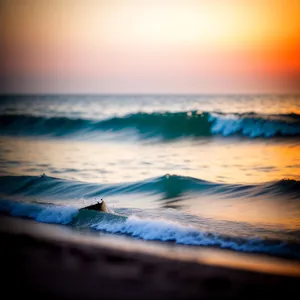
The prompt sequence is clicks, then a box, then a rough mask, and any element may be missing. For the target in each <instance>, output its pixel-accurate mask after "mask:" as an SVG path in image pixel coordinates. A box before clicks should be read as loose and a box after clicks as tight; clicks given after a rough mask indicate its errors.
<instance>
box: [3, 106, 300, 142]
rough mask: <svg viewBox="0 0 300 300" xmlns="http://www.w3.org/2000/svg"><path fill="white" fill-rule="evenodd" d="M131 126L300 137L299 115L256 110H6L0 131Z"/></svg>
mask: <svg viewBox="0 0 300 300" xmlns="http://www.w3.org/2000/svg"><path fill="white" fill-rule="evenodd" d="M128 130H131V132H134V133H135V134H137V135H138V137H139V138H142V139H148V138H155V139H160V140H172V139H178V138H184V137H192V138H200V137H210V136H222V137H228V136H243V137H248V138H272V137H299V135H300V115H298V114H278V115H263V114H256V113H252V112H250V113H243V114H239V113H227V114H225V113H217V112H199V111H186V112H174V113H171V112H155V113H135V114H129V115H125V116H123V117H112V118H108V119H104V120H99V121H96V120H88V119H71V118H67V117H42V116H32V115H13V114H3V115H1V116H0V134H2V135H29V136H50V137H71V136H79V135H80V136H81V137H86V138H88V137H89V136H91V135H92V136H93V137H95V136H96V137H97V136H98V137H101V133H104V132H110V133H112V132H122V131H125V132H127V131H128Z"/></svg>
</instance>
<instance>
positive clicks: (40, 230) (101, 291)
mask: <svg viewBox="0 0 300 300" xmlns="http://www.w3.org/2000/svg"><path fill="white" fill-rule="evenodd" d="M0 225H1V230H0V243H1V266H2V274H4V278H5V280H4V282H3V287H4V290H5V291H6V289H7V292H8V293H9V295H10V296H11V297H13V296H17V295H19V294H21V295H22V297H25V296H29V297H30V298H34V299H40V298H44V299H45V298H46V299H50V298H51V299H53V298H55V299H66V300H67V299H78V300H80V299H86V300H88V299H241V298H242V299H253V298H254V297H259V298H261V297H276V296H277V297H278V295H282V296H283V295H284V296H285V297H286V296H287V295H289V294H290V295H293V294H294V293H299V292H300V268H299V265H297V264H296V265H294V264H293V262H292V263H291V264H290V265H289V264H288V262H286V268H284V267H283V266H284V265H285V264H284V263H283V264H282V266H281V272H280V271H279V269H278V268H277V269H276V268H275V269H274V270H273V271H272V270H271V269H270V268H269V269H266V265H268V263H269V265H270V266H272V261H273V265H274V267H275V266H276V265H277V266H278V265H280V264H279V263H277V262H279V261H281V260H277V259H273V260H272V259H271V260H269V261H268V259H267V258H266V259H265V258H263V259H262V258H261V259H260V260H259V259H256V263H257V264H258V269H256V271H255V270H254V269H252V270H251V268H248V270H246V267H245V268H244V269H243V268H241V267H238V263H237V264H236V266H234V264H232V263H231V265H230V254H227V253H226V251H225V252H224V253H222V252H223V251H216V252H215V251H210V250H207V249H206V251H208V252H209V253H208V254H205V251H204V252H203V253H202V252H200V254H201V255H200V259H198V260H195V258H193V257H192V258H191V259H190V260H188V259H185V255H186V253H184V251H183V250H182V249H181V248H174V249H173V248H172V249H173V252H172V251H171V250H170V249H171V248H170V249H167V250H166V253H165V255H164V252H163V251H160V250H159V249H158V250H157V247H156V246H153V247H154V248H152V244H151V243H149V246H148V242H147V249H148V251H145V246H144V245H145V243H142V244H141V243H135V242H134V243H133V244H132V243H131V242H130V243H128V244H126V241H123V240H122V239H111V238H106V237H104V238H102V237H99V238H98V239H97V242H96V241H95V242H93V239H90V238H89V237H85V236H84V235H79V234H75V233H74V235H72V234H71V233H70V231H69V230H68V229H66V230H65V229H62V227H61V226H56V225H52V224H41V223H37V222H35V221H28V220H23V219H18V218H12V217H3V216H1V217H0ZM66 236H68V238H66ZM98 240H100V243H99V242H98ZM108 242H109V244H107V243H108ZM141 245H142V246H141ZM164 248H165V249H166V247H164ZM176 249H179V250H176ZM155 253H157V255H155ZM223 254H224V255H223ZM222 255H223V260H224V261H225V262H226V261H227V263H228V265H227V266H226V263H224V264H223V265H222V263H220V262H222V259H221V258H220V257H222ZM228 255H229V256H228ZM235 256H236V257H239V255H235ZM208 257H210V260H209V259H208ZM247 257H248V258H249V259H248V262H247V261H246V262H245V263H248V265H249V266H250V265H251V263H252V264H254V262H255V257H253V258H251V256H243V255H241V256H240V259H241V260H247ZM260 262H261V263H260ZM283 262H284V261H283ZM259 264H260V265H261V266H262V268H261V270H259ZM246 266H247V265H246ZM272 273H273V274H272ZM11 285H13V286H15V288H10V286H11Z"/></svg>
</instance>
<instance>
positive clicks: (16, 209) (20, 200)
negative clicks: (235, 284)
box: [0, 95, 300, 259]
mask: <svg viewBox="0 0 300 300" xmlns="http://www.w3.org/2000/svg"><path fill="white" fill-rule="evenodd" d="M0 116H1V119H0V150H1V152H0V193H1V202H0V209H1V210H2V211H4V212H7V213H10V214H12V215H14V216H21V217H30V218H33V219H35V220H37V221H39V222H47V223H59V224H65V225H69V226H76V227H78V228H85V229H86V228H90V229H91V230H93V231H99V232H106V233H109V234H118V235H119V234H122V235H126V236H129V237H131V238H138V239H144V240H158V241H161V242H166V241H168V242H173V243H178V244H183V245H186V246H199V247H201V246H214V247H218V248H226V249H232V250H235V251H243V252H260V253H267V254H270V255H275V256H285V257H291V258H297V259H299V258H300V257H299V253H300V252H299V250H300V201H299V197H300V179H299V175H300V154H299V153H300V151H299V150H300V143H299V142H300V96H292V95H289V96H276V95H260V96H259V95H258V96H238V95H236V96H205V95H202V96H196V95H193V96H192V95H190V96H184V95H181V96H174V95H165V96H162V95H157V96H155V95H152V96H142V95H141V96H138V95H133V96H130V95H126V96H125V95H124V96H122V95H115V96H113V95H110V96H104V95H103V96H72V95H64V96H59V95H57V96H2V97H1V104H0ZM43 174H44V175H43ZM101 198H104V200H105V201H106V203H107V205H108V207H109V209H110V211H111V213H112V214H117V215H121V216H126V219H125V220H124V219H122V218H121V220H122V221H120V218H114V217H113V218H107V217H103V216H102V215H97V214H96V215H88V216H86V215H83V214H82V213H81V214H79V215H78V209H79V208H81V207H84V206H86V205H89V204H92V203H94V202H95V201H98V200H99V199H101ZM76 220H77V221H76ZM78 220H79V221H78ZM75 221H76V222H75Z"/></svg>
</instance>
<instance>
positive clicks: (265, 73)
mask: <svg viewBox="0 0 300 300" xmlns="http://www.w3.org/2000/svg"><path fill="white" fill-rule="evenodd" d="M0 23H1V26H0V51H1V52H0V55H1V56H0V67H1V69H0V93H10V92H13V93H269V92H271V93H272V92H273V93H281V92H282V93H285V92H292V93H293V92H296V93H297V92H300V1H299V0H151V1H149V0H98V1H97V0H52V1H47V0H2V1H1V2H0Z"/></svg>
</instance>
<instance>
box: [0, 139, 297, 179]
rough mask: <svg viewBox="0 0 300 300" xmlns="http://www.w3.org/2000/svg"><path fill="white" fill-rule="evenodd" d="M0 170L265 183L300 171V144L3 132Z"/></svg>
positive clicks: (73, 176) (68, 175) (82, 176)
mask: <svg viewBox="0 0 300 300" xmlns="http://www.w3.org/2000/svg"><path fill="white" fill-rule="evenodd" d="M0 148H1V152H2V153H1V157H0V159H1V165H0V173H2V174H15V175H25V174H26V175H41V174H42V173H46V174H47V175H49V176H54V177H60V178H66V179H78V180H82V181H92V182H99V183H108V182H109V183H115V182H124V181H132V180H134V181H136V180H141V179H146V178H149V177H157V176H162V175H164V174H167V173H169V174H176V175H181V176H190V177H195V178H199V179H204V180H208V181H214V182H226V183H262V182H268V181H273V180H280V179H283V178H290V179H298V180H299V176H300V144H297V143H292V142H291V143H286V142H285V144H283V143H281V142H272V143H267V142H265V141H256V142H255V143H253V142H252V141H251V143H250V142H247V141H239V142H238V143H237V142H235V141H234V139H232V140H230V142H228V141H227V140H226V141H219V140H218V141H217V140H216V141H215V140H208V141H200V142H199V141H198V142H196V141H179V142H176V143H164V144H159V143H156V144H142V143H139V144H137V143H126V142H123V143H119V144H116V143H114V142H110V143H107V142H106V143H94V142H89V141H84V142H83V141H80V142H79V141H74V140H46V139H25V138H22V139H21V138H18V139H16V138H8V137H0Z"/></svg>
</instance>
